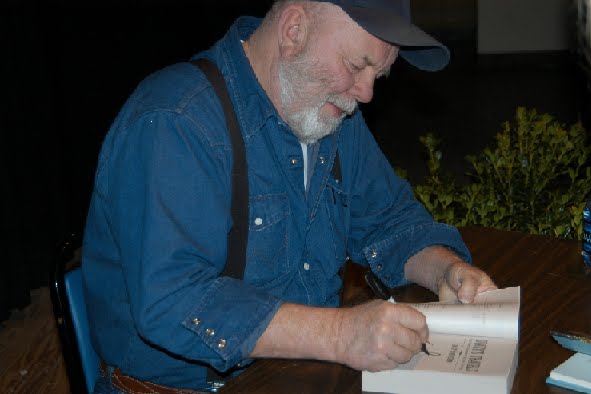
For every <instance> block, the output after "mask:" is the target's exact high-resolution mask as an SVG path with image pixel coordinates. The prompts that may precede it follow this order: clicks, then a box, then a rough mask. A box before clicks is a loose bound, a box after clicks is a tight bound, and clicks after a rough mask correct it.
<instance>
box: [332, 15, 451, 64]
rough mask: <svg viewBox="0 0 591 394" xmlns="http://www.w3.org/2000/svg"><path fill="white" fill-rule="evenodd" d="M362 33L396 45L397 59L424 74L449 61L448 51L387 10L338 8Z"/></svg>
mask: <svg viewBox="0 0 591 394" xmlns="http://www.w3.org/2000/svg"><path fill="white" fill-rule="evenodd" d="M340 7H341V8H343V10H344V11H345V12H346V13H347V14H349V16H350V17H351V19H353V20H354V21H355V22H357V23H358V24H359V25H360V26H361V27H363V29H365V30H366V31H368V32H369V33H371V34H372V35H374V36H376V37H378V38H380V39H382V40H384V41H387V42H389V43H392V44H395V45H398V46H399V47H400V56H401V57H402V58H403V59H405V60H406V61H407V62H409V63H410V64H412V65H413V66H415V67H417V68H419V69H421V70H425V71H438V70H441V69H442V68H444V67H445V66H446V65H447V64H448V63H449V59H450V53H449V49H448V48H447V47H446V46H445V45H443V44H442V43H440V42H439V41H437V40H436V39H435V38H433V37H431V36H430V35H429V34H427V33H425V32H424V31H423V30H421V29H419V28H418V27H417V26H415V25H413V24H412V23H410V22H409V21H408V20H407V19H405V18H404V17H402V16H401V15H399V14H397V13H396V12H393V11H392V10H390V9H376V8H366V7H359V6H349V5H340Z"/></svg>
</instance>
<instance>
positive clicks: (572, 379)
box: [546, 331, 591, 393]
mask: <svg viewBox="0 0 591 394" xmlns="http://www.w3.org/2000/svg"><path fill="white" fill-rule="evenodd" d="M551 334H552V336H553V337H554V339H555V340H556V341H557V342H558V343H559V344H560V345H562V346H564V347H565V348H567V349H570V350H573V351H575V352H576V353H575V354H574V355H572V356H571V357H570V358H569V359H568V360H566V361H565V362H563V363H562V364H560V365H559V366H558V367H556V368H554V369H553V370H552V371H551V372H550V376H548V378H547V379H546V382H547V383H550V384H553V385H556V386H560V387H565V388H567V389H571V390H575V391H579V392H581V393H591V338H589V336H588V335H586V334H581V333H574V332H557V331H553V332H552V333H551Z"/></svg>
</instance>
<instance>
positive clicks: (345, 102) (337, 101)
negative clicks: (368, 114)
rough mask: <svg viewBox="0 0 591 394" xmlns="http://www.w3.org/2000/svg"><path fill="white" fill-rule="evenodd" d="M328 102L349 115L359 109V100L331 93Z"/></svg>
mask: <svg viewBox="0 0 591 394" xmlns="http://www.w3.org/2000/svg"><path fill="white" fill-rule="evenodd" d="M326 101H327V102H329V103H331V104H334V105H336V106H337V107H338V108H340V109H341V111H343V112H344V113H346V114H347V115H351V114H352V113H353V112H355V110H356V109H357V104H358V103H357V100H355V99H348V98H345V97H340V96H337V95H330V96H328V98H327V99H326Z"/></svg>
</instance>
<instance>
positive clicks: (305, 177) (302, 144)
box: [300, 142, 308, 190]
mask: <svg viewBox="0 0 591 394" xmlns="http://www.w3.org/2000/svg"><path fill="white" fill-rule="evenodd" d="M300 145H301V146H302V154H303V155H304V190H306V185H308V145H307V144H305V143H303V142H300Z"/></svg>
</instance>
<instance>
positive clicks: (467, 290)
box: [447, 263, 497, 303]
mask: <svg viewBox="0 0 591 394" xmlns="http://www.w3.org/2000/svg"><path fill="white" fill-rule="evenodd" d="M451 270H452V273H451V275H448V277H447V281H448V284H449V286H450V287H451V288H453V289H457V290H456V291H457V297H458V300H460V302H462V303H471V302H473V301H474V297H475V296H476V294H480V293H482V292H485V291H488V290H494V289H496V288H497V286H496V285H495V283H494V282H493V281H492V279H491V278H490V277H489V276H488V275H487V274H486V273H485V272H483V271H482V270H480V269H478V268H476V267H473V266H471V265H468V264H464V263H461V264H454V265H452V267H451ZM456 286H457V287H456Z"/></svg>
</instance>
